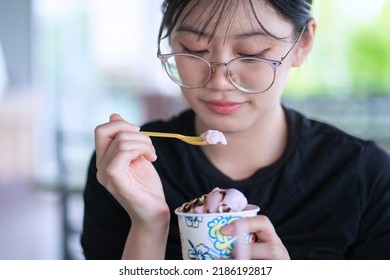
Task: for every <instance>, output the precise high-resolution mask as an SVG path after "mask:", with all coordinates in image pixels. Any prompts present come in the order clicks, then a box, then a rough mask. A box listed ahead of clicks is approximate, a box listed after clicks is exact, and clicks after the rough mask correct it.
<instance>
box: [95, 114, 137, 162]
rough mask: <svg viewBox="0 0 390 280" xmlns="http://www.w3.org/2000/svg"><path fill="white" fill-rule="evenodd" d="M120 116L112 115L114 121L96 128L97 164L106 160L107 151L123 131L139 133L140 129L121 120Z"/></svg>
mask: <svg viewBox="0 0 390 280" xmlns="http://www.w3.org/2000/svg"><path fill="white" fill-rule="evenodd" d="M118 116H119V115H118ZM118 116H113V115H111V117H110V120H111V119H112V120H113V121H111V122H109V123H105V124H101V125H99V126H97V127H96V128H95V147H96V162H97V163H99V162H101V161H102V159H103V158H104V155H105V154H106V151H107V149H108V147H109V145H110V144H111V142H112V141H113V139H114V138H115V136H116V135H117V134H118V133H119V132H121V131H133V132H134V131H139V129H140V128H139V127H138V126H136V125H134V124H131V123H129V122H126V121H124V120H120V119H119V117H118ZM114 120H115V121H114Z"/></svg>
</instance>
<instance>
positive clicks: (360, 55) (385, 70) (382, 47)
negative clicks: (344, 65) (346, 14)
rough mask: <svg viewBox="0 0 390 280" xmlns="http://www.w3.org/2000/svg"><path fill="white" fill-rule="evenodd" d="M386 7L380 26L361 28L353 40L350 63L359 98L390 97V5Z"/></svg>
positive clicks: (352, 78)
mask: <svg viewBox="0 0 390 280" xmlns="http://www.w3.org/2000/svg"><path fill="white" fill-rule="evenodd" d="M385 6H387V7H384V9H383V10H382V14H381V16H380V18H379V19H378V24H376V25H371V26H364V27H362V28H360V29H359V30H357V31H356V32H355V34H353V36H352V37H351V40H350V46H349V50H350V52H349V53H348V54H349V55H348V57H347V59H348V61H349V71H350V73H351V80H352V86H353V89H354V90H355V91H356V93H358V94H363V95H364V94H375V95H376V94H379V95H382V94H386V93H387V94H389V93H390V36H389V31H390V20H389V19H390V2H389V1H386V4H385Z"/></svg>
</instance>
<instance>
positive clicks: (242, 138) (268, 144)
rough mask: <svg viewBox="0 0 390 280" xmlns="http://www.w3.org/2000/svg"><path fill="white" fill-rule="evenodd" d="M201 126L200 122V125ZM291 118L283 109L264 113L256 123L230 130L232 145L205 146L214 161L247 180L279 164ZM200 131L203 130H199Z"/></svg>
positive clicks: (234, 175) (225, 170) (230, 175)
mask: <svg viewBox="0 0 390 280" xmlns="http://www.w3.org/2000/svg"><path fill="white" fill-rule="evenodd" d="M197 127H198V128H199V127H200V126H199V124H197ZM287 130H288V128H287V121H286V118H285V113H284V111H283V108H282V107H281V106H279V107H278V108H277V109H275V110H273V111H272V112H269V113H267V114H264V116H263V118H262V119H261V121H259V122H257V123H256V124H255V125H253V126H251V127H248V128H247V129H243V130H240V131H237V132H230V133H226V134H225V136H226V138H227V141H228V144H227V145H226V146H225V145H219V144H218V145H210V146H203V147H202V149H203V151H204V153H205V154H206V156H207V157H208V158H209V159H210V161H211V162H212V163H213V164H214V165H215V166H216V167H217V168H218V169H219V170H220V171H221V172H223V173H224V174H225V175H227V176H229V177H230V178H232V179H235V180H240V179H245V178H247V177H249V176H251V175H252V174H253V173H255V172H256V171H257V170H259V169H261V168H264V167H267V166H269V165H271V164H273V163H275V162H276V161H277V160H278V159H279V158H280V157H281V156H282V154H283V152H284V149H285V147H286V144H287V138H288V135H287V134H288V132H287ZM198 131H199V130H198Z"/></svg>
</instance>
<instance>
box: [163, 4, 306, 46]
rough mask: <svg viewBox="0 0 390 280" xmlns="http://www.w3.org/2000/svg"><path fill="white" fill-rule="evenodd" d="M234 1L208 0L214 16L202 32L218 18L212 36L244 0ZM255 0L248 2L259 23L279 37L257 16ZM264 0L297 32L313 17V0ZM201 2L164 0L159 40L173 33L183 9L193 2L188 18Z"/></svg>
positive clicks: (205, 24) (205, 23) (204, 24)
mask: <svg viewBox="0 0 390 280" xmlns="http://www.w3.org/2000/svg"><path fill="white" fill-rule="evenodd" d="M233 1H236V5H231V6H229V4H230V3H233V2H232V0H208V3H209V4H210V5H212V6H211V9H212V13H211V14H213V15H214V17H212V18H209V19H207V20H206V21H205V22H204V23H203V28H202V32H205V30H206V28H207V27H208V26H209V24H210V23H211V21H212V20H213V18H214V19H216V23H215V26H214V30H213V33H212V34H211V38H212V37H213V35H214V34H215V32H216V29H217V28H216V27H217V26H218V24H219V21H220V20H221V19H222V18H223V17H224V16H226V14H227V13H228V10H229V7H230V8H231V9H233V11H234V9H235V8H237V5H238V2H240V1H242V0H238V1H237V0H233ZM253 1H258V0H248V4H249V6H248V8H249V10H251V11H252V12H253V14H254V16H255V18H256V21H257V23H258V24H259V25H260V26H261V28H262V29H263V30H264V31H265V32H266V33H267V34H268V35H270V36H272V37H274V38H278V37H276V36H274V35H273V34H271V33H270V32H269V31H268V30H267V29H266V28H265V27H264V26H263V24H262V23H261V22H260V20H259V19H258V18H257V15H256V13H255V11H254V6H253ZM264 1H265V3H267V4H269V5H270V6H271V7H273V8H274V9H275V10H276V11H277V12H278V13H279V14H280V15H281V16H283V17H284V18H286V19H287V20H289V21H290V22H291V23H292V24H293V25H294V26H295V30H296V32H297V33H299V32H300V31H301V30H302V29H303V28H304V27H305V26H306V25H307V22H308V21H309V19H311V18H312V14H311V12H310V10H311V5H312V0H264ZM201 2H202V0H164V2H163V4H162V12H163V18H162V22H161V26H160V31H159V34H158V41H159V42H160V41H161V40H162V39H164V38H166V37H168V36H169V35H170V34H171V32H172V30H173V29H174V27H175V26H176V24H177V22H178V20H179V18H180V17H181V16H182V13H183V11H184V10H185V9H186V8H187V6H188V5H189V4H190V3H191V4H192V7H190V9H189V10H188V11H187V14H185V15H184V17H183V18H186V17H187V16H188V15H189V14H190V13H191V11H192V9H194V8H195V7H197V6H198V5H199V4H200V3H201ZM164 30H165V33H164ZM163 33H164V34H163ZM200 36H201V35H200ZM211 38H210V40H211Z"/></svg>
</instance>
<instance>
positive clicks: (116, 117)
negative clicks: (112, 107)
mask: <svg viewBox="0 0 390 280" xmlns="http://www.w3.org/2000/svg"><path fill="white" fill-rule="evenodd" d="M113 121H123V118H122V116H121V115H119V114H116V113H114V114H111V116H110V122H113Z"/></svg>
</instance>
